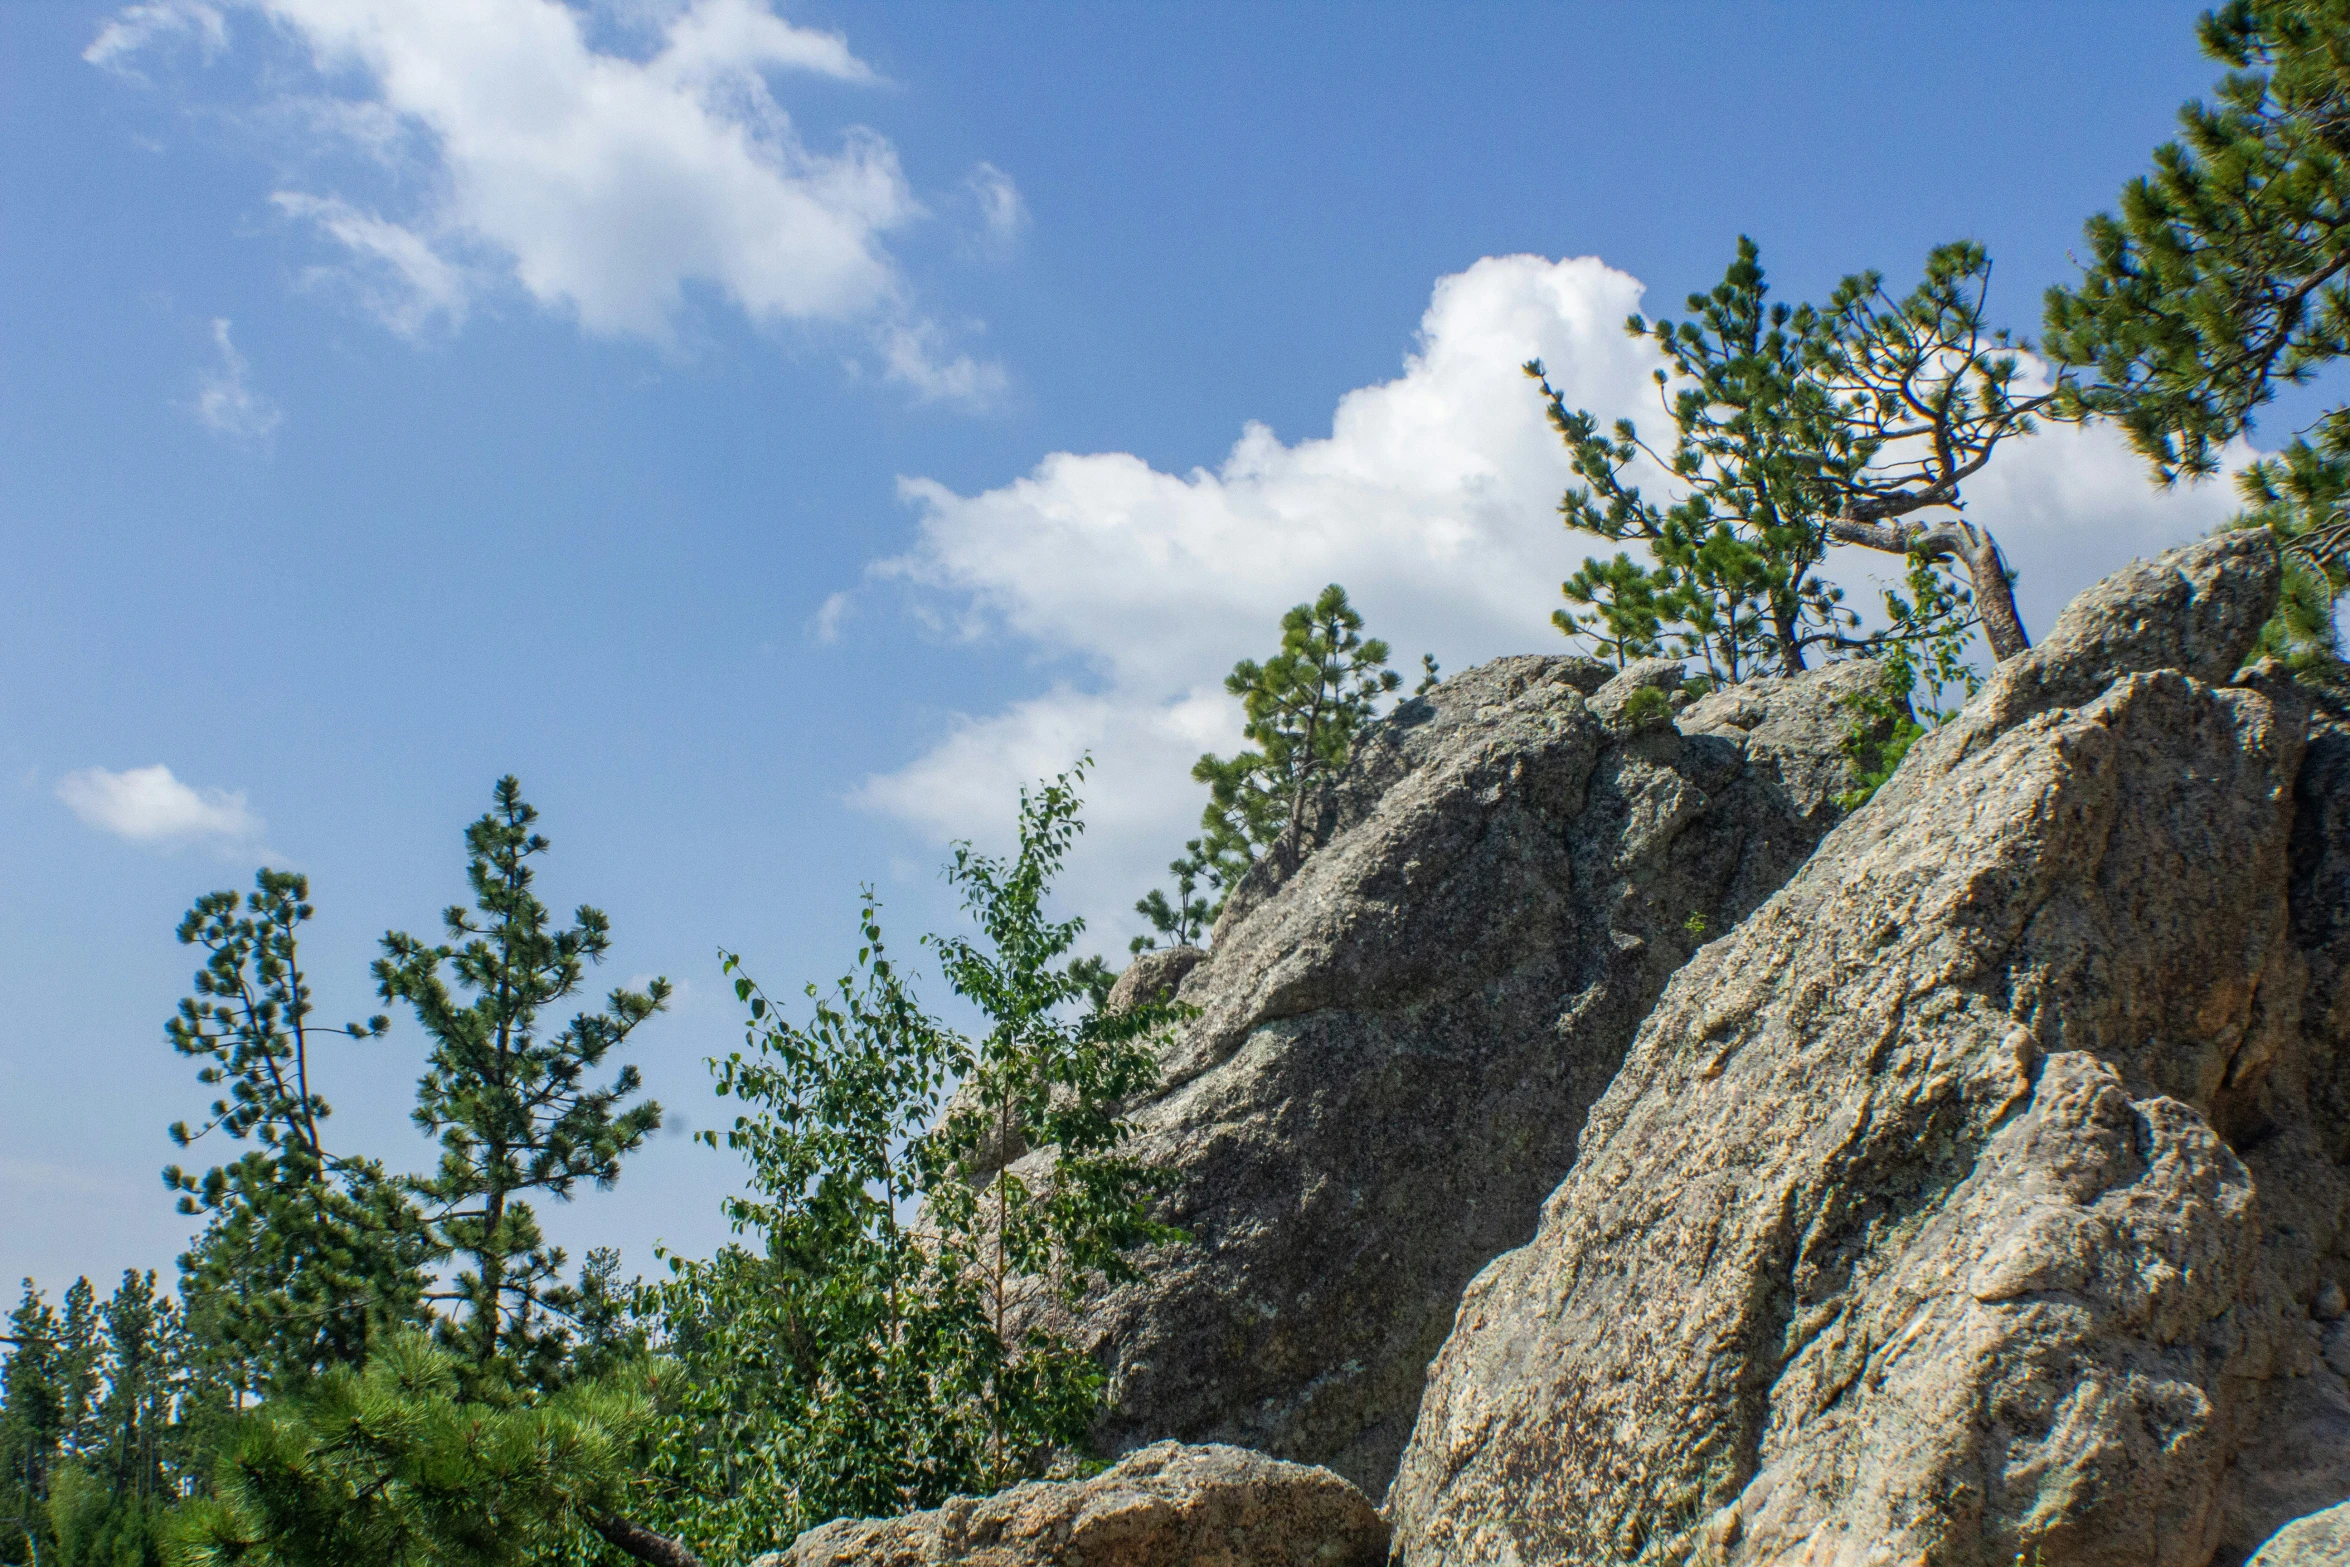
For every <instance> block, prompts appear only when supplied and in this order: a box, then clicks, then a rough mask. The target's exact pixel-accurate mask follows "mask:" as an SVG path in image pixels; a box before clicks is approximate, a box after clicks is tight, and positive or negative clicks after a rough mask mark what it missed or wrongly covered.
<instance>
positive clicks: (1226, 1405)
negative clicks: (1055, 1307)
mask: <svg viewBox="0 0 2350 1567" xmlns="http://www.w3.org/2000/svg"><path fill="white" fill-rule="evenodd" d="M1681 678H1682V677H1681V671H1680V668H1679V666H1678V665H1674V664H1669V663H1662V662H1658V663H1651V664H1642V665H1636V666H1634V667H1633V668H1631V669H1629V670H1626V671H1623V672H1622V673H1621V674H1619V673H1618V672H1617V671H1615V670H1614V669H1612V668H1610V667H1609V666H1606V665H1602V664H1597V663H1594V662H1592V661H1590V660H1586V659H1577V658H1566V657H1555V658H1546V657H1520V658H1506V659H1501V660H1498V661H1496V662H1494V663H1491V664H1486V665H1483V666H1480V667H1479V668H1476V669H1473V670H1470V671H1468V672H1466V673H1463V674H1461V675H1458V676H1456V677H1454V678H1453V679H1451V680H1448V681H1446V682H1445V683H1444V684H1443V685H1441V686H1439V687H1437V688H1436V689H1435V690H1434V691H1433V692H1431V693H1430V694H1429V696H1427V697H1426V698H1423V699H1418V700H1414V701H1411V702H1407V703H1405V704H1404V705H1403V706H1402V707H1401V708H1399V709H1398V711H1397V713H1396V714H1395V715H1394V716H1393V717H1392V718H1391V719H1390V720H1388V721H1387V722H1386V723H1385V724H1384V725H1382V726H1381V728H1380V729H1379V730H1378V731H1377V732H1376V733H1375V734H1374V735H1373V736H1371V737H1370V738H1368V739H1367V741H1366V743H1365V744H1364V745H1363V746H1361V747H1359V748H1358V754H1357V756H1356V758H1355V760H1354V762H1353V764H1352V766H1351V768H1350V771H1349V772H1348V774H1347V775H1346V776H1345V777H1344V778H1343V779H1342V780H1341V781H1340V783H1339V784H1338V785H1337V786H1336V787H1335V788H1334V789H1332V790H1331V791H1330V792H1329V793H1328V794H1327V795H1326V796H1325V797H1324V798H1323V799H1322V800H1321V801H1320V802H1319V809H1318V811H1317V813H1316V814H1315V815H1314V817H1313V818H1312V822H1311V825H1312V833H1311V836H1310V840H1309V847H1310V848H1311V850H1312V852H1310V853H1307V854H1305V855H1304V856H1303V857H1302V863H1301V864H1299V865H1298V866H1297V867H1296V868H1295V870H1294V872H1293V873H1292V874H1288V875H1286V876H1284V875H1282V874H1281V870H1282V866H1281V865H1280V864H1279V863H1278V862H1277V861H1275V860H1272V859H1268V860H1267V861H1266V862H1261V863H1260V866H1259V868H1258V870H1257V871H1256V872H1255V873H1252V875H1251V876H1250V877H1249V878H1248V879H1247V881H1246V882H1245V883H1244V884H1243V885H1242V886H1241V887H1239V888H1237V889H1236V890H1235V893H1234V896H1233V898H1232V900H1231V903H1230V905H1229V906H1228V909H1227V912H1226V914H1225V916H1224V918H1223V920H1222V922H1221V924H1220V926H1219V928H1218V930H1217V932H1216V935H1215V940H1214V947H1213V951H1212V952H1211V953H1210V954H1209V955H1208V956H1206V957H1205V958H1204V959H1200V958H1199V957H1198V956H1197V954H1193V953H1188V952H1186V953H1183V954H1180V955H1178V954H1166V955H1159V954H1150V955H1146V958H1145V959H1144V961H1145V962H1146V963H1150V964H1153V965H1165V966H1166V967H1164V968H1162V967H1156V966H1154V968H1153V969H1152V971H1151V976H1150V983H1151V984H1153V985H1154V986H1155V985H1157V984H1158V983H1160V976H1163V975H1164V974H1165V973H1168V972H1176V973H1178V974H1179V977H1180V988H1179V990H1178V992H1177V994H1178V997H1179V999H1181V1000H1182V1001H1184V1002H1186V1003H1188V1004H1189V1005H1191V1006H1194V1007H1196V1008H1198V1015H1197V1017H1196V1018H1195V1019H1193V1020H1192V1021H1191V1022H1190V1023H1189V1024H1188V1025H1187V1026H1185V1027H1184V1028H1182V1029H1181V1030H1180V1032H1179V1033H1178V1034H1177V1035H1176V1036H1175V1037H1173V1038H1172V1039H1170V1040H1169V1041H1168V1043H1167V1044H1166V1046H1165V1048H1164V1050H1163V1052H1162V1065H1163V1069H1164V1080H1163V1082H1162V1084H1161V1087H1160V1088H1159V1089H1158V1091H1156V1092H1155V1093H1154V1094H1153V1095H1152V1096H1151V1097H1150V1098H1148V1099H1147V1100H1145V1101H1144V1102H1142V1103H1140V1104H1139V1105H1137V1106H1135V1107H1134V1108H1133V1114H1134V1115H1135V1118H1136V1120H1137V1122H1138V1125H1139V1128H1140V1134H1139V1148H1138V1151H1139V1152H1140V1153H1141V1154H1142V1155H1143V1156H1144V1157H1146V1158H1149V1159H1152V1160H1154V1161H1157V1162H1160V1163H1163V1164H1165V1165H1168V1166H1170V1167H1171V1168H1172V1169H1173V1170H1174V1172H1175V1176H1176V1185H1175V1188H1174V1190H1173V1193H1172V1196H1171V1198H1170V1200H1169V1204H1168V1211H1167V1217H1168V1218H1170V1219H1171V1220H1172V1221H1173V1222H1174V1223H1176V1224H1179V1225H1181V1226H1183V1227H1184V1228H1185V1229H1186V1230H1188V1231H1189V1232H1191V1234H1192V1236H1193V1237H1194V1240H1193V1243H1192V1244H1190V1245H1187V1246H1180V1247H1175V1248H1170V1249H1168V1250H1166V1251H1164V1252H1161V1253H1157V1254H1154V1255H1152V1256H1150V1257H1148V1258H1146V1259H1145V1260H1144V1264H1143V1265H1144V1268H1145V1272H1146V1277H1145V1279H1144V1280H1143V1281H1142V1282H1140V1283H1137V1284H1132V1285H1127V1286H1124V1287H1121V1288H1119V1289H1116V1290H1114V1291H1111V1292H1108V1293H1106V1294H1102V1295H1099V1296H1097V1297H1095V1298H1093V1299H1091V1300H1089V1301H1088V1302H1086V1303H1085V1304H1084V1306H1083V1307H1082V1309H1081V1310H1080V1311H1079V1312H1078V1313H1077V1314H1076V1316H1075V1318H1074V1319H1073V1320H1072V1319H1069V1318H1062V1319H1061V1320H1060V1321H1059V1322H1058V1324H1057V1325H1058V1326H1059V1327H1060V1328H1062V1330H1063V1331H1068V1332H1071V1333H1072V1334H1073V1335H1074V1336H1075V1337H1076V1338H1077V1339H1078V1340H1079V1341H1080V1342H1083V1343H1085V1344H1087V1345H1089V1346H1091V1347H1092V1348H1094V1349H1095V1350H1096V1351H1098V1352H1099V1353H1100V1354H1101V1355H1102V1356H1103V1357H1104V1359H1105V1362H1106V1363H1107V1365H1108V1367H1109V1369H1110V1373H1111V1387H1110V1408H1109V1413H1108V1415H1107V1416H1106V1418H1105V1420H1104V1421H1103V1424H1102V1426H1101V1428H1100V1430H1099V1431H1098V1433H1097V1437H1098V1440H1099V1441H1100V1442H1101V1444H1102V1446H1103V1449H1104V1450H1105V1451H1109V1452H1117V1451H1120V1450H1123V1449H1127V1448H1131V1447H1133V1446H1135V1445H1137V1444H1140V1443H1145V1442H1152V1441H1156V1440H1159V1439H1161V1438H1167V1437H1173V1438H1178V1439H1181V1440H1184V1441H1193V1442H1199V1441H1214V1442H1232V1443H1238V1444H1241V1445H1244V1446H1247V1447H1252V1448H1257V1449H1261V1450H1263V1451H1265V1452H1268V1453H1272V1454H1276V1455H1279V1456H1281V1457H1284V1458H1290V1459H1296V1460H1299V1461H1303V1462H1308V1463H1317V1464H1326V1465H1328V1466H1330V1467H1331V1468H1332V1469H1335V1470H1336V1471H1338V1472H1339V1473H1340V1474H1343V1475H1345V1476H1347V1477H1348V1478H1349V1479H1351V1480H1353V1481H1354V1482H1356V1483H1357V1484H1359V1485H1361V1486H1362V1487H1363V1488H1364V1489H1365V1490H1366V1491H1368V1492H1370V1493H1371V1494H1373V1495H1377V1494H1379V1493H1380V1492H1382V1491H1383V1490H1384V1489H1385V1487H1386V1485H1387V1483H1388V1480H1389V1479H1390V1477H1391V1476H1392V1475H1393V1473H1394V1470H1395V1464H1396V1459H1397V1456H1398V1454H1399V1453H1400V1452H1401V1450H1402V1448H1403V1444H1404V1440H1405V1438H1406V1436H1407V1435H1408V1433H1409V1431H1410V1428H1411V1422H1412V1418H1413V1415H1414V1413H1415V1412H1416V1411H1417V1409H1418V1408H1419V1403H1420V1393H1421V1388H1422V1385H1423V1381H1424V1378H1425V1374H1426V1370H1427V1366H1428V1363H1429V1361H1430V1359H1431V1358H1432V1357H1433V1356H1434V1355H1435V1353H1436V1350H1437V1347H1438V1346H1439V1345H1440V1344H1441V1343H1442V1342H1443V1340H1444V1335H1445V1333H1446V1331H1447V1330H1448V1329H1449V1327H1450V1325H1451V1323H1452V1318H1453V1311H1454V1308H1455V1306H1456V1305H1457V1304H1458V1302H1459V1299H1460V1293H1461V1289H1462V1287H1463V1286H1464V1285H1465V1284H1467V1282H1468V1281H1469V1279H1470V1277H1471V1276H1472V1275H1473V1274H1475V1273H1476V1271H1477V1270H1478V1269H1479V1268H1480V1267H1482V1266H1483V1265H1484V1264H1485V1263H1486V1262H1488V1261H1489V1260H1491V1259H1492V1258H1493V1257H1494V1256H1496V1255H1498V1254H1499V1253H1501V1252H1503V1251H1505V1250H1507V1249H1509V1248H1510V1247H1513V1246H1518V1245H1522V1244H1524V1243H1525V1242H1526V1240H1527V1239H1528V1238H1529V1237H1530V1236H1531V1235H1532V1234H1533V1232H1534V1223H1535V1218H1536V1214H1537V1211H1538V1209H1539V1207H1540V1205H1541V1202H1542V1199H1543V1197H1544V1195H1545V1194H1546V1193H1548V1192H1549V1191H1550V1190H1551V1188H1553V1187H1554V1186H1556V1185H1557V1184H1558V1182H1559V1179H1560V1177H1561V1176H1563V1175H1564V1174H1565V1173H1566V1171H1567V1169H1568V1167H1569V1166H1570V1165H1571V1164H1572V1163H1573V1161H1574V1158H1575V1148H1576V1142H1577V1137H1578V1134H1579V1132H1580V1130H1581V1128H1582V1123H1583V1117H1584V1114H1585V1112H1586V1110H1587V1109H1588V1108H1589V1106H1590V1105H1591V1103H1592V1101H1593V1100H1595V1099H1596V1098H1597V1097H1598V1095H1599V1093H1600V1092H1601V1090H1602V1089H1604V1088H1605V1087H1606V1086H1607V1083H1608V1080H1609V1079H1610V1078H1611V1077H1612V1076H1613V1075H1614V1074H1615V1071H1616V1068H1617V1066H1618V1064H1619V1063H1620V1062H1621V1061H1622V1059H1623V1055H1624V1050H1625V1048H1626V1046H1627V1045H1629V1044H1630V1042H1631V1039H1632V1036H1633V1033H1634V1030H1635V1029H1636V1028H1637V1027H1638V1025H1639V1022H1640V1019H1641V1018H1642V1017H1643V1016H1644V1015H1645V1014H1646V1013H1647V1011H1648V1010H1649V1008H1650V1006H1651V1005H1652V1004H1653V1003H1654V1002H1655V1000H1656V997H1657V995H1658V993H1659V992H1660V991H1661V990H1662V989H1663V987H1664V984H1665V981H1666V980H1667V978H1669V977H1670V976H1671V974H1672V973H1673V971H1674V970H1675V969H1676V968H1678V967H1679V966H1680V965H1681V964H1682V963H1683V962H1684V961H1686V960H1687V958H1688V956H1689V954H1690V953H1691V951H1693V950H1694V949H1695V948H1696V947H1697V946H1698V945H1699V944H1700V943H1701V942H1702V941H1703V940H1704V938H1705V934H1706V933H1707V932H1714V933H1719V932H1721V931H1724V930H1727V929H1729V928H1730V927H1731V926H1732V925H1734V924H1736V923H1737V922H1738V921H1739V920H1740V919H1741V918H1742V917H1744V916H1745V915H1746V914H1747V913H1748V912H1750V911H1751V910H1752V909H1754V908H1755V907H1756V906H1758V905H1759V904H1760V903H1761V902H1762V901H1763V899H1765V898H1766V897H1768V896H1769V895H1770V894H1771V893H1772V892H1773V891H1774V890H1775V889H1776V888H1777V887H1778V886H1779V885H1780V884H1781V883H1782V882H1783V881H1784V880H1785V879H1786V878H1787V877H1788V876H1789V875H1791V874H1792V873H1793V872H1794V870H1795V868H1796V867H1797V866H1799V865H1801V864H1802V863H1803V861H1804V860H1805V858H1806V857H1807V856H1808V855H1809V854H1810V853H1811V851H1812V849H1813V847H1814V845H1816V844H1817V843H1818V842H1819V840H1820V838H1821V837H1822V835H1823V834H1825V833H1826V832H1827V830H1828V829H1829V827H1830V826H1832V825H1833V823H1834V822H1835V821H1836V820H1837V819H1838V817H1839V815H1840V814H1841V813H1840V810H1839V808H1838V806H1837V805H1836V803H1835V800H1836V796H1837V795H1838V794H1839V793H1841V792H1842V791H1843V790H1845V789H1847V788H1849V787H1850V785H1851V771H1850V767H1849V765H1848V761H1847V758H1846V756H1845V750H1844V746H1845V740H1846V737H1847V735H1848V734H1849V733H1850V732H1851V731H1852V729H1853V728H1854V725H1855V722H1856V720H1855V717H1854V712H1853V708H1852V705H1851V702H1850V700H1849V699H1850V698H1851V697H1852V696H1854V695H1855V694H1856V693H1859V692H1861V691H1862V690H1863V689H1864V688H1865V687H1866V686H1867V684H1868V682H1870V681H1872V680H1873V679H1874V678H1875V677H1874V674H1873V672H1872V671H1871V670H1870V669H1868V668H1866V667H1863V666H1854V665H1844V666H1839V667H1836V668H1833V669H1829V670H1824V671H1820V672H1817V673H1814V674H1811V675H1807V676H1803V677H1798V678H1796V679H1792V680H1781V681H1766V682H1756V683H1753V684H1750V685H1747V686H1744V687H1741V688H1739V689H1738V690H1736V691H1733V692H1728V693H1725V694H1722V695H1719V696H1714V697H1708V698H1705V699H1702V700H1700V701H1698V702H1695V703H1693V704H1690V705H1688V706H1687V707H1685V708H1684V709H1683V710H1682V711H1681V712H1680V713H1679V714H1678V716H1677V718H1676V716H1675V714H1674V713H1673V712H1672V710H1671V706H1670V703H1669V701H1668V699H1667V698H1666V697H1665V696H1664V695H1663V693H1664V692H1666V691H1673V692H1676V693H1677V691H1678V688H1679V686H1680V683H1681ZM1643 690H1651V691H1655V692H1657V693H1659V694H1658V695H1656V696H1653V697H1650V698H1648V699H1646V700H1635V699H1634V698H1635V697H1636V695H1637V693H1638V692H1640V691H1643ZM1187 964H1188V965H1192V966H1190V967H1188V968H1185V967H1184V965H1187ZM1031 1157H1035V1156H1031Z"/></svg>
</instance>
